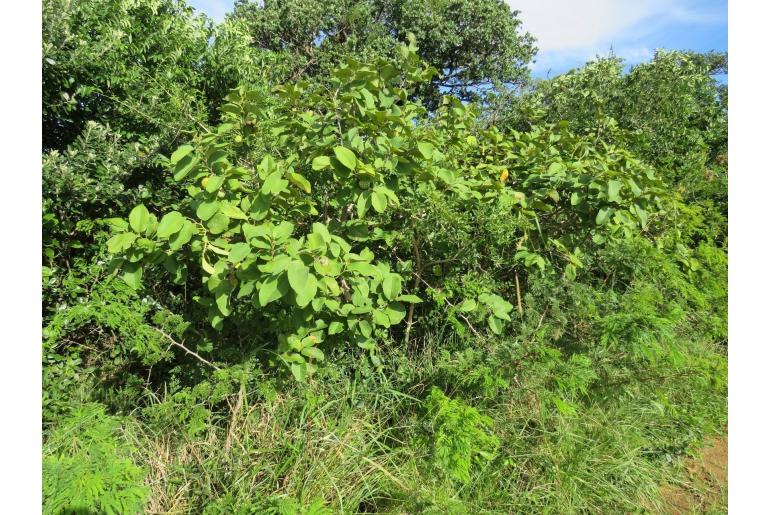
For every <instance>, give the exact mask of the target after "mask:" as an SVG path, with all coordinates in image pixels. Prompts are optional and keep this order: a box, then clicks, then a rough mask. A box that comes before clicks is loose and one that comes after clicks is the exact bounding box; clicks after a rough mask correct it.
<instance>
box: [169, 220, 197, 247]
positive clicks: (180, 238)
mask: <svg viewBox="0 0 770 515" xmlns="http://www.w3.org/2000/svg"><path fill="white" fill-rule="evenodd" d="M193 234H195V224H193V223H192V222H190V221H189V220H186V221H185V223H184V225H183V226H182V229H181V230H180V231H179V232H177V233H176V234H174V235H172V236H171V237H170V238H169V239H168V247H169V248H170V249H171V250H179V249H181V248H182V246H184V245H185V244H187V243H188V242H189V241H190V240H191V239H192V237H193Z"/></svg>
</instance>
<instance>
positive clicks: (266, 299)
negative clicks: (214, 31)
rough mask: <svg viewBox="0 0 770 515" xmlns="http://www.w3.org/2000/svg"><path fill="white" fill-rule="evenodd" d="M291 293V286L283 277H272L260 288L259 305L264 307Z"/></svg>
mask: <svg viewBox="0 0 770 515" xmlns="http://www.w3.org/2000/svg"><path fill="white" fill-rule="evenodd" d="M288 292H289V284H288V282H286V281H285V280H284V279H283V277H281V276H278V275H271V276H270V277H268V278H267V279H266V280H265V281H264V282H263V283H262V286H261V287H260V288H259V304H260V305H261V306H262V307H264V306H267V305H268V304H270V303H271V302H273V301H275V300H278V299H280V298H282V297H283V296H284V295H286V294H287V293H288Z"/></svg>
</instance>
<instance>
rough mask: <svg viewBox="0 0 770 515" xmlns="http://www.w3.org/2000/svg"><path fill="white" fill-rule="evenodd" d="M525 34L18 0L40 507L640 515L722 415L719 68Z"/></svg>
mask: <svg viewBox="0 0 770 515" xmlns="http://www.w3.org/2000/svg"><path fill="white" fill-rule="evenodd" d="M532 43H533V42H532V39H531V37H530V36H529V35H527V34H524V33H522V32H520V22H519V19H518V14H516V13H513V12H511V10H510V8H509V7H508V5H507V4H506V3H505V2H502V1H499V0H488V1H486V0H485V1H482V2H470V1H466V0H450V1H443V0H442V1H416V2H414V1H413V2H405V1H400V0H397V1H379V0H360V1H355V2H348V1H344V2H343V1H337V0H332V1H331V2H327V3H324V4H319V3H317V2H309V1H305V0H275V1H268V2H245V1H241V2H237V3H236V7H235V10H234V12H233V13H232V14H231V15H228V16H227V18H226V19H225V21H224V22H222V23H219V24H213V23H211V22H210V21H209V20H206V19H205V18H204V17H202V16H194V15H193V12H192V10H191V8H189V7H187V6H186V5H185V4H184V2H182V1H178V0H110V1H107V2H94V1H92V0H77V1H74V0H73V1H63V0H50V1H49V0H47V1H45V2H44V4H43V54H44V55H43V89H44V93H43V118H44V119H43V142H44V148H43V149H42V150H43V192H42V193H43V249H42V250H43V256H44V265H45V266H44V267H43V270H42V281H43V328H44V330H43V392H44V394H43V426H44V437H45V442H46V443H45V447H44V462H45V465H44V485H45V486H44V495H45V510H46V512H52V513H61V512H68V511H85V510H88V511H90V512H100V513H101V512H109V511H110V510H111V511H112V512H116V513H133V512H141V511H147V512H152V513H190V514H193V513H206V514H218V513H375V512H383V513H458V514H459V513H635V512H638V510H639V506H640V505H641V506H656V505H657V500H658V497H659V495H660V494H659V485H660V484H662V483H665V482H669V481H671V480H672V479H674V478H675V474H676V467H675V463H676V461H677V459H678V457H679V456H681V455H682V454H684V453H689V452H692V451H693V449H695V448H697V446H698V445H699V443H700V442H702V440H703V438H704V436H705V435H708V434H713V433H715V432H719V431H721V430H722V429H723V428H724V427H725V424H726V408H727V406H726V390H727V357H726V354H727V353H726V346H727V288H726V285H727V252H728V248H727V237H726V222H727V202H726V200H727V189H726V177H727V138H726V119H727V88H726V86H719V85H717V83H716V82H715V81H714V80H713V78H712V77H711V74H713V73H714V72H722V71H726V56H723V55H718V54H693V53H683V52H659V53H658V54H657V55H656V57H655V59H654V60H652V61H651V62H650V63H643V64H640V65H638V66H635V67H633V68H632V69H630V71H628V72H626V71H624V67H623V65H622V62H620V61H619V60H617V59H601V60H598V61H595V62H592V63H588V64H587V65H586V66H585V67H583V68H581V69H578V70H574V71H573V72H570V73H568V74H565V75H562V76H558V77H555V78H553V79H551V80H547V81H537V82H536V83H534V84H532V85H530V86H527V85H526V84H525V83H526V80H527V70H526V64H527V62H528V61H529V60H530V58H531V57H532V54H533V51H534V49H533V47H532ZM522 85H523V86H524V88H523V89H522V88H521V86H522ZM441 93H447V95H446V96H442V95H441ZM468 100H478V101H479V102H477V103H472V102H468ZM143 485H146V486H143Z"/></svg>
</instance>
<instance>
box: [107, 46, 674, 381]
mask: <svg viewBox="0 0 770 515" xmlns="http://www.w3.org/2000/svg"><path fill="white" fill-rule="evenodd" d="M414 51H415V48H414V47H413V46H412V47H409V48H407V47H401V53H402V59H401V60H400V61H393V62H389V61H385V60H381V61H380V62H379V63H378V64H377V66H376V67H369V66H367V65H363V64H360V63H357V62H355V61H352V60H350V61H349V62H348V64H347V65H346V66H344V67H342V68H340V69H339V70H337V71H336V72H335V79H334V80H333V81H332V84H334V85H335V87H336V89H335V90H334V91H328V92H327V91H316V90H314V89H312V88H310V89H305V86H304V85H303V84H302V83H299V84H295V85H291V86H282V87H280V88H278V89H277V96H278V98H279V99H280V100H281V101H282V103H281V105H279V106H276V107H275V108H273V109H271V110H269V111H267V112H266V111H264V110H263V109H261V106H262V103H261V98H262V95H261V94H260V93H259V92H248V91H244V90H243V89H239V90H236V91H234V92H232V93H231V94H230V95H228V97H227V100H228V103H227V104H225V105H224V106H223V107H222V111H223V113H224V118H223V119H224V122H225V123H223V124H221V125H220V126H219V127H218V129H217V131H216V132H215V133H206V134H204V135H202V136H200V137H199V138H198V141H196V142H195V143H196V145H192V146H191V145H184V146H182V147H180V148H179V149H177V150H176V151H175V152H174V153H173V154H172V155H171V157H170V160H169V161H170V164H171V166H172V167H173V171H174V178H175V179H176V180H177V181H183V182H185V183H187V184H188V187H187V192H188V194H189V197H190V198H189V200H188V201H187V202H185V203H184V206H185V208H186V209H187V210H188V213H189V214H190V215H191V216H190V217H189V218H187V219H185V218H184V217H183V215H182V214H181V213H179V212H176V211H173V212H170V213H168V214H166V215H164V216H163V217H162V218H161V219H160V221H159V222H158V219H157V217H156V216H155V215H152V214H150V213H149V211H148V210H147V208H146V207H145V206H144V205H142V204H140V205H138V206H137V207H135V208H134V209H133V210H132V211H131V213H130V215H129V218H128V224H126V222H125V221H121V222H120V223H118V222H115V223H113V226H114V227H115V228H116V229H117V232H116V233H115V235H114V236H113V237H112V238H111V239H110V240H109V241H108V242H107V248H108V250H109V251H110V252H111V253H113V254H116V255H117V256H118V257H119V260H120V261H119V263H121V266H122V269H123V271H124V274H123V278H124V279H125V280H126V282H127V283H128V284H130V285H131V286H132V287H134V288H138V287H139V285H140V284H141V277H142V274H143V268H144V265H145V263H146V264H160V263H163V264H164V265H165V267H166V268H167V269H168V271H169V272H170V273H171V274H172V278H173V280H174V281H175V282H183V281H184V280H185V277H186V275H187V272H188V270H190V267H192V266H195V267H200V268H201V269H202V272H203V280H204V284H205V290H204V292H203V293H202V294H201V295H199V296H198V297H197V301H198V302H199V303H200V304H201V305H202V306H203V307H205V308H207V310H208V319H209V321H210V323H211V325H212V326H213V327H214V328H215V329H221V327H222V325H223V321H224V319H225V318H227V317H230V316H231V315H236V316H237V315H238V314H239V313H243V314H246V313H249V312H251V311H250V310H249V308H240V306H239V305H238V302H237V301H238V300H239V299H241V298H245V299H249V300H250V301H251V302H250V304H251V306H250V307H252V308H256V310H257V313H258V316H260V317H261V318H262V319H263V320H265V321H266V322H268V325H269V326H270V327H272V328H274V331H275V333H276V337H277V340H278V346H277V349H278V352H279V353H280V358H281V360H282V361H283V362H284V363H285V364H287V365H289V367H290V368H291V371H292V373H293V375H294V377H295V378H297V379H298V380H305V378H306V377H307V376H308V375H312V374H313V372H314V371H315V369H316V368H317V364H318V363H319V362H322V361H323V360H324V351H323V350H322V349H321V348H320V347H319V344H321V343H322V342H324V343H326V345H335V344H338V343H341V342H350V341H352V342H354V343H355V344H356V345H357V346H358V347H360V348H362V349H365V350H368V351H369V352H370V355H371V358H372V360H373V362H374V363H375V365H378V364H379V358H378V357H377V355H376V354H375V346H374V343H375V341H376V340H377V337H378V336H380V337H381V338H382V337H383V336H384V335H385V334H386V332H385V330H386V329H388V328H390V327H391V326H397V325H398V324H399V323H400V322H401V321H402V320H403V319H404V318H405V316H406V307H405V305H404V304H405V303H417V302H420V301H421V300H420V297H419V295H418V294H419V293H420V291H419V290H415V291H411V292H410V291H403V292H402V289H403V285H404V282H405V280H406V281H408V279H409V276H408V275H406V276H404V272H405V271H407V270H406V269H405V267H404V266H403V264H404V263H405V262H406V260H407V259H408V254H406V256H405V258H404V259H399V258H398V256H397V255H396V259H395V260H393V257H392V255H391V256H388V255H387V254H384V253H383V250H385V249H383V247H382V246H381V245H382V244H381V243H379V242H384V244H385V245H386V246H391V245H395V246H396V247H395V248H396V249H398V248H399V246H400V245H399V240H401V242H403V237H401V238H399V235H398V233H397V231H396V228H397V227H398V226H404V225H405V226H407V227H411V228H413V231H415V232H416V233H418V234H419V233H421V232H425V231H426V226H425V225H424V217H423V215H422V212H421V211H422V210H421V209H420V206H421V205H423V204H424V203H425V202H426V201H428V200H433V201H438V202H441V203H449V204H450V205H452V206H453V207H454V208H455V209H458V210H460V209H462V210H468V211H470V212H471V213H472V212H473V211H474V210H475V209H477V207H476V206H478V205H483V204H486V203H496V204H497V207H498V209H501V208H503V209H505V208H507V209H509V210H511V211H512V215H513V216H516V217H518V218H525V219H529V222H530V223H529V227H528V228H527V227H525V230H524V234H523V235H521V238H520V240H519V243H518V245H517V249H516V252H515V255H514V259H515V260H516V261H519V262H520V263H521V264H522V265H523V267H524V268H525V269H535V268H538V269H539V270H540V271H541V272H545V269H546V264H547V261H546V257H547V258H549V259H552V256H553V258H555V257H556V256H555V255H556V254H559V257H558V258H556V259H558V260H559V261H563V260H565V259H566V263H559V262H553V263H551V262H548V264H549V265H552V266H559V267H561V266H562V264H566V268H565V273H568V274H571V276H572V277H573V278H574V276H575V274H576V267H578V266H581V263H580V259H579V258H578V256H579V254H580V249H579V248H578V247H575V248H574V250H570V249H569V248H568V247H566V246H565V245H564V243H562V242H561V241H559V240H557V239H555V238H553V237H549V238H548V239H546V238H545V237H544V233H545V234H546V235H548V236H551V234H553V236H555V237H559V236H561V234H563V233H564V232H568V231H570V232H571V233H572V234H570V239H569V240H566V241H567V242H568V244H573V242H575V241H579V240H580V239H583V233H585V234H586V236H593V239H594V241H595V242H598V243H602V242H604V241H605V240H607V238H610V239H611V238H613V237H616V236H617V235H625V236H626V237H628V236H629V235H630V234H633V233H634V231H638V230H639V227H640V226H641V227H642V228H643V227H644V226H645V225H646V221H647V217H648V213H651V212H654V210H656V209H658V207H659V206H660V201H659V199H658V196H657V195H658V194H659V193H661V192H662V189H661V188H660V187H659V183H658V181H657V180H656V179H655V177H654V174H653V173H652V170H650V169H648V168H645V167H644V166H643V165H642V164H641V163H639V162H638V161H636V160H635V159H634V158H633V157H632V156H631V155H630V154H628V153H627V152H624V151H622V150H620V149H615V148H605V149H601V150H600V149H598V148H596V147H593V146H591V145H590V142H583V141H581V140H577V139H576V138H575V137H574V136H573V135H571V134H570V133H568V132H567V131H566V129H565V128H564V127H563V126H560V127H555V128H548V129H545V130H540V129H536V130H533V131H531V132H530V133H526V134H513V135H512V138H511V139H510V140H508V139H506V138H505V137H504V136H503V135H502V134H500V133H499V132H498V131H495V130H491V129H487V130H483V131H481V130H473V129H474V127H473V125H472V119H471V116H472V115H473V110H472V109H471V108H467V107H464V106H463V105H462V104H461V103H460V102H459V101H458V100H457V99H454V98H451V97H446V98H445V99H444V101H443V105H442V107H441V108H440V109H439V110H438V111H437V112H436V113H435V114H434V116H433V117H428V116H427V113H426V112H425V109H424V108H423V107H422V106H421V105H420V104H419V103H413V102H411V101H410V100H409V95H408V94H409V90H408V89H405V88H403V87H401V84H402V81H403V80H404V79H406V80H407V81H413V82H415V81H416V82H419V81H423V82H424V81H426V80H427V79H428V78H429V77H430V76H431V75H432V74H433V70H432V69H430V68H423V67H421V66H420V65H419V59H418V58H417V55H416V54H415V52H414ZM375 70H379V71H375ZM407 85H409V82H407ZM399 104H400V105H399ZM311 105H312V106H314V110H313V111H310V110H309V109H308V107H307V106H311ZM298 111H301V112H302V113H303V114H302V116H300V118H299V119H298V118H297V117H296V113H297V112H298ZM260 116H263V117H268V116H269V118H270V120H271V121H272V125H273V131H272V132H273V134H274V135H277V136H278V141H279V144H280V145H281V146H282V147H283V148H287V149H295V151H294V152H289V153H283V155H280V157H279V158H278V159H276V158H274V157H273V156H272V155H271V154H266V155H263V156H261V157H260V156H259V154H257V155H256V156H255V155H254V154H253V153H251V152H249V148H248V147H247V145H248V141H249V139H250V138H253V129H252V127H253V126H254V125H258V124H260V123H261V122H260V121H259V117H260ZM255 119H256V120H255ZM473 132H475V133H476V135H473ZM257 160H258V161H259V164H258V165H257V166H256V168H254V169H250V168H249V165H250V164H252V163H254V162H255V161H257ZM544 162H545V163H544ZM546 164H547V167H546ZM540 167H546V169H545V170H543V169H542V168H540ZM509 168H510V170H509ZM509 180H510V183H511V185H512V186H513V187H516V189H515V190H514V189H513V188H512V187H510V188H509V187H506V182H507V181H509ZM519 189H520V190H523V191H518V190H519ZM567 199H569V200H567ZM354 206H355V214H353V213H352V212H351V211H352V210H353V207H354ZM559 207H561V208H562V209H564V208H566V210H565V211H564V212H563V213H560V211H562V209H559ZM193 212H194V216H192V213H193ZM550 213H553V215H552V214H550ZM541 218H542V220H541ZM554 226H558V229H556V228H555V227H554ZM552 227H553V229H552ZM535 228H537V232H538V238H537V240H535V241H532V242H531V243H530V242H529V238H530V235H529V231H534V230H535ZM426 243H428V244H430V243H432V242H431V241H430V239H428V241H427V242H426ZM463 243H464V242H463ZM370 245H376V246H375V247H374V248H375V249H377V250H378V252H377V254H375V252H374V251H373V250H372V248H370ZM378 247H379V249H378ZM407 252H408V251H407ZM420 252H422V251H420ZM546 253H552V256H548V255H547V254H546ZM378 254H379V255H380V256H381V258H380V259H377V257H378ZM417 254H418V253H415V254H413V256H411V257H412V258H413V259H414V262H416V261H418V260H420V259H421V258H420V256H419V255H417ZM543 254H546V256H544V255H543ZM427 256H428V257H431V258H433V257H440V256H441V254H434V253H432V252H430V251H429V252H428V253H427ZM386 259H389V260H390V261H391V262H390V263H388V262H387V261H386ZM393 261H395V262H393ZM417 275H418V276H419V277H423V276H424V275H423V272H422V270H418V271H417ZM416 286H417V287H418V288H420V287H421V286H422V285H421V284H420V283H417V285H416ZM402 293H403V294H402ZM458 293H461V294H462V292H458ZM436 300H438V301H439V302H440V301H441V300H440V299H436ZM241 302H243V301H241ZM470 303H472V304H470ZM512 308H513V306H512V304H511V303H510V302H508V301H506V300H505V299H504V298H502V297H501V296H500V295H498V294H496V293H492V292H484V291H482V292H481V293H480V295H479V296H478V298H477V299H476V300H473V299H467V300H466V301H465V302H464V303H463V304H462V306H461V311H464V312H470V311H472V312H474V313H475V316H476V317H481V318H484V319H486V322H487V325H488V326H489V328H490V330H491V331H492V332H493V333H495V334H501V333H502V331H503V325H504V322H505V321H508V322H509V321H510V320H511V318H510V316H509V313H510V311H511V309H512ZM411 309H412V308H410V311H411ZM239 310H241V311H240V312H239ZM335 346H336V345H335Z"/></svg>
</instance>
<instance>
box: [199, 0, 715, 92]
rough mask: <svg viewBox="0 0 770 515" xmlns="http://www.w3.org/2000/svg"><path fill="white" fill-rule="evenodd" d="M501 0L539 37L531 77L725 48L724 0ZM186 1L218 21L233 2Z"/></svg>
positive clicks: (224, 0)
mask: <svg viewBox="0 0 770 515" xmlns="http://www.w3.org/2000/svg"><path fill="white" fill-rule="evenodd" d="M319 1H320V0H319ZM505 1H506V2H507V3H508V4H509V5H511V7H512V8H513V9H515V10H518V11H521V14H520V17H521V19H522V20H523V22H524V28H525V29H526V30H527V31H529V32H531V33H532V34H533V35H534V36H535V37H536V38H537V40H538V41H537V46H538V48H540V51H539V52H538V55H537V57H536V59H535V63H533V65H532V73H533V75H534V76H535V77H546V76H553V75H556V74H559V73H563V72H565V71H567V70H569V69H571V68H575V67H577V66H580V65H582V64H583V63H585V62H586V61H587V60H590V59H592V58H594V57H596V56H597V55H607V54H608V53H609V51H610V48H612V50H613V52H614V53H615V55H617V56H620V57H622V58H624V59H626V61H627V62H628V64H636V63H639V62H643V61H647V60H649V59H650V58H651V57H652V56H653V54H654V52H655V49H657V48H668V49H679V50H697V51H708V50H720V51H724V50H727V0H505ZM188 3H190V4H191V5H192V6H193V7H195V8H196V9H198V10H199V11H202V12H204V13H206V14H207V15H208V16H209V17H210V18H213V19H214V20H216V21H221V20H222V19H224V16H225V14H226V13H227V12H229V11H230V10H231V9H232V5H233V0H188Z"/></svg>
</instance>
